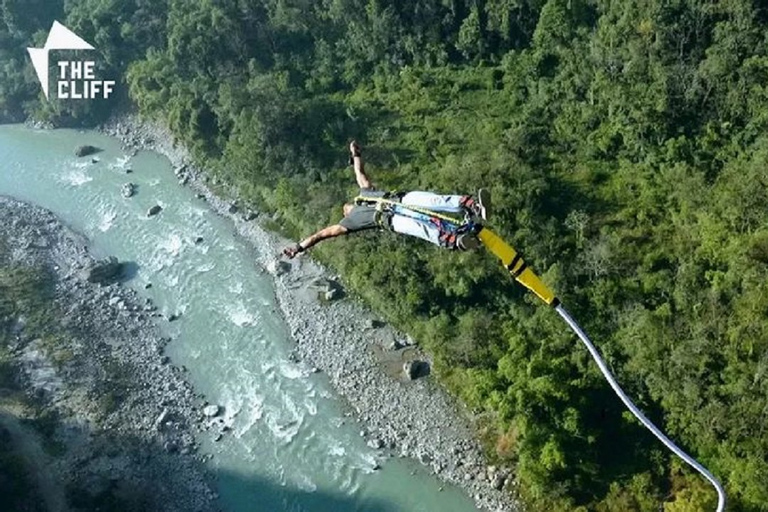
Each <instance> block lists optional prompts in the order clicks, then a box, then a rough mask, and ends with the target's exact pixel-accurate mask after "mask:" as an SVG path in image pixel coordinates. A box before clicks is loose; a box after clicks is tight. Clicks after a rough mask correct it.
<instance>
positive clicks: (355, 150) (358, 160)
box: [349, 140, 373, 188]
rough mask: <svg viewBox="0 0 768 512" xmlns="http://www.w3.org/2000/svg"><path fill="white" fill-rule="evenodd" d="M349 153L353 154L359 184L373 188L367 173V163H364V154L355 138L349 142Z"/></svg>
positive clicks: (353, 164) (353, 163)
mask: <svg viewBox="0 0 768 512" xmlns="http://www.w3.org/2000/svg"><path fill="white" fill-rule="evenodd" d="M349 153H350V154H351V157H350V158H351V159H352V166H353V167H354V169H355V179H356V180H357V185H358V186H359V187H360V188H373V185H372V184H371V180H370V179H369V178H368V175H367V174H365V164H363V156H362V154H361V153H360V145H359V144H358V143H357V142H356V141H354V140H353V141H352V142H350V143H349Z"/></svg>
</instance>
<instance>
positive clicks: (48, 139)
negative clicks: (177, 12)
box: [0, 125, 476, 512]
mask: <svg viewBox="0 0 768 512" xmlns="http://www.w3.org/2000/svg"><path fill="white" fill-rule="evenodd" d="M83 144H91V145H94V146H97V147H99V148H101V149H102V150H103V151H102V152H100V153H98V154H97V155H95V157H96V158H97V159H98V162H96V163H92V161H91V158H92V157H85V158H76V157H75V156H74V149H75V148H76V147H77V146H79V145H83ZM0 157H2V171H1V172H0V194H1V195H9V196H12V197H15V198H17V199H20V200H23V201H27V202H30V203H33V204H36V205H39V206H41V207H43V208H46V209H48V210H51V211H52V212H54V213H55V214H56V215H57V216H58V217H59V218H60V219H62V220H63V221H64V222H65V223H67V224H68V225H69V226H70V227H72V228H73V229H74V230H76V231H78V232H80V233H83V234H84V235H85V236H87V237H88V239H89V240H90V242H91V252H92V253H93V254H94V255H95V256H97V257H104V256H108V255H113V256H116V257H118V258H119V259H120V260H123V261H130V262H134V263H135V265H136V266H135V268H136V269H137V271H136V275H135V277H134V278H133V279H132V280H131V281H130V285H131V286H133V287H134V288H136V289H137V290H139V291H140V293H141V294H142V295H143V296H145V297H148V298H151V299H152V301H153V302H154V303H155V304H156V305H157V306H158V307H159V309H160V311H162V312H164V313H166V315H170V314H178V315H180V317H179V319H178V320H177V321H175V322H173V323H167V322H162V323H161V325H160V327H161V329H163V331H164V332H165V333H166V334H168V335H169V336H171V337H172V338H173V339H174V341H173V342H172V343H171V344H170V345H169V346H168V349H167V350H168V354H169V355H170V356H171V359H172V360H173V362H174V363H175V364H177V365H183V366H185V367H186V368H187V369H188V370H189V373H188V375H189V379H190V381H191V383H192V384H193V385H194V386H195V388H196V390H197V391H199V392H201V393H203V394H204V395H205V396H206V398H207V399H208V400H209V401H210V402H211V403H216V404H220V405H222V406H224V410H225V421H226V422H227V424H228V425H229V426H230V427H231V429H232V430H231V433H230V434H228V435H226V436H225V437H224V438H223V439H222V440H221V441H218V442H215V441H214V440H213V438H212V437H210V436H207V435H201V436H200V437H199V439H198V440H199V442H200V443H201V450H202V451H203V452H204V453H211V454H213V455H214V457H213V458H212V459H211V461H210V462H209V463H208V464H209V465H210V468H209V469H210V470H212V471H213V472H214V473H215V474H216V475H217V476H218V479H217V485H218V492H219V494H220V496H221V505H222V507H223V509H224V510H226V511H228V512H229V511H231V512H241V511H242V512H245V511H250V512H252V511H265V512H266V511H269V512H275V511H291V512H299V511H306V512H330V511H333V512H338V511H356V510H360V511H363V510H365V511H376V512H432V511H434V512H466V511H471V510H476V508H475V507H474V505H473V504H472V501H471V500H470V499H469V497H467V496H466V495H465V494H464V493H462V492H461V491H460V490H458V489H457V488H454V487H450V486H447V485H445V484H443V483H442V482H440V481H438V480H437V479H436V478H435V477H434V476H432V475H430V474H429V473H428V472H427V471H426V470H425V469H423V468H422V467H421V466H420V465H419V464H417V463H415V462H412V461H406V460H402V459H384V458H382V456H381V454H380V453H379V452H378V451H377V450H374V449H372V448H369V447H368V446H367V445H366V442H365V439H364V438H362V437H361V436H360V430H361V429H362V428H363V426H361V425H360V424H359V423H357V422H356V421H355V420H354V419H353V418H351V417H349V412H348V411H347V410H346V408H345V406H344V404H343V402H342V401H341V400H340V399H339V398H338V397H337V395H336V394H335V393H334V392H333V390H332V388H331V387H330V385H329V384H328V381H327V379H326V378H325V377H324V376H323V375H322V374H314V373H312V372H311V371H310V369H309V368H307V367H306V366H305V365H304V364H302V363H295V362H293V361H292V359H291V357H290V354H291V350H292V343H291V340H290V337H289V334H288V332H287V328H286V326H285V324H284V322H283V320H282V317H281V316H280V314H278V309H277V305H276V303H275V299H274V289H273V283H272V278H271V277H270V276H269V275H268V274H266V273H264V272H263V271H262V269H261V268H259V266H258V265H257V263H256V261H255V256H254V249H253V248H252V247H250V246H249V245H247V244H246V243H245V242H244V241H242V240H241V239H239V238H238V237H237V236H236V235H235V234H234V228H233V226H232V224H231V221H229V220H226V219H224V218H221V217H219V216H217V215H216V214H215V213H214V212H213V211H211V210H210V209H209V207H208V206H207V204H206V203H205V202H204V201H203V200H200V199H197V198H196V197H195V194H194V193H193V192H192V191H191V190H189V189H187V188H184V187H182V186H180V185H179V184H178V183H177V180H176V179H175V177H174V175H173V172H172V170H171V164H170V162H169V161H168V160H167V159H166V158H165V157H163V156H161V155H159V154H156V153H152V152H140V153H138V154H137V155H136V156H134V157H132V158H129V157H128V155H126V154H124V152H123V151H122V150H121V148H120V143H119V142H118V141H117V140H116V139H112V138H109V137H107V136H104V135H102V134H99V133H94V132H80V131H76V130H54V131H48V130H33V129H30V128H26V127H23V126H19V125H6V126H0ZM127 169H130V170H132V172H131V173H130V174H127V173H126V170H127ZM128 181H130V182H132V183H134V184H136V186H137V187H136V191H137V192H136V195H135V196H134V197H132V198H130V199H125V198H123V197H122V195H121V193H120V187H121V185H122V184H123V183H126V182H128ZM155 204H159V205H160V206H162V207H163V211H162V212H161V213H160V215H158V216H156V217H153V218H148V217H147V215H146V212H147V210H148V209H149V208H150V207H151V206H153V205H155ZM198 237H202V240H203V241H202V242H201V243H195V242H196V239H197V238H198ZM148 284H151V285H152V286H151V288H149V289H145V286H146V285H148ZM377 465H381V469H378V470H375V469H374V468H375V467H376V466H377Z"/></svg>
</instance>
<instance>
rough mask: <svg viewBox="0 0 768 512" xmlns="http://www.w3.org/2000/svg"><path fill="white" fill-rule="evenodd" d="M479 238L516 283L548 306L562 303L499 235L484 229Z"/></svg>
mask: <svg viewBox="0 0 768 512" xmlns="http://www.w3.org/2000/svg"><path fill="white" fill-rule="evenodd" d="M477 237H478V238H479V239H480V241H481V242H482V243H483V245H485V247H486V248H487V249H488V250H489V251H491V252H492V253H493V254H495V255H496V257H497V258H499V259H500V260H501V264H502V265H504V268H506V269H507V270H509V273H510V274H511V275H512V277H513V278H515V281H517V282H518V283H520V284H521V285H523V286H525V287H526V288H528V289H529V290H531V291H532V292H533V293H535V294H536V296H537V297H538V298H540V299H541V300H543V301H544V302H545V303H546V304H547V305H548V306H552V307H553V308H554V307H557V306H558V304H560V301H559V300H558V298H557V297H555V294H554V293H553V292H552V290H550V289H549V288H548V287H547V285H545V284H544V283H543V282H542V280H541V279H539V276H537V275H536V274H534V273H533V271H532V270H531V269H530V268H528V265H527V264H526V263H525V261H523V258H521V257H520V254H519V253H518V252H517V251H516V250H514V249H513V248H512V246H511V245H509V244H508V243H506V242H505V241H504V240H502V239H501V237H500V236H499V235H497V234H496V233H494V232H493V231H491V230H490V229H488V228H485V227H484V228H483V229H481V230H480V233H478V234H477Z"/></svg>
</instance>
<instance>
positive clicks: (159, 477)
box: [0, 196, 217, 512]
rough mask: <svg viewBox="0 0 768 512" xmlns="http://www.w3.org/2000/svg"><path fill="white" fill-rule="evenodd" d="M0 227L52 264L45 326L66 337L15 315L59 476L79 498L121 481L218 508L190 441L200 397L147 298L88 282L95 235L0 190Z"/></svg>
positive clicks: (35, 260) (22, 254)
mask: <svg viewBox="0 0 768 512" xmlns="http://www.w3.org/2000/svg"><path fill="white" fill-rule="evenodd" d="M0 237H3V238H5V239H6V243H7V245H8V247H6V249H7V255H6V257H7V258H9V259H10V262H11V263H12V264H13V263H15V264H23V265H33V266H36V267H43V268H47V269H48V270H49V272H50V275H51V276H52V278H53V283H55V286H54V289H53V292H52V295H53V301H54V304H55V309H54V311H56V313H54V314H51V315H49V316H48V317H47V320H48V321H49V322H50V324H49V325H48V326H46V328H47V329H49V330H50V332H52V333H56V334H62V333H63V334H64V336H58V337H57V339H55V342H51V341H50V340H47V341H46V340H41V339H38V338H36V337H35V336H33V333H29V332H28V328H27V327H26V325H25V321H24V319H18V320H17V325H18V326H19V327H18V328H17V330H16V333H15V334H16V335H15V337H14V341H13V343H12V346H11V347H10V348H11V350H12V353H13V355H14V356H15V358H16V360H17V362H18V363H19V365H20V367H21V370H22V375H23V381H24V382H23V385H24V387H25V390H26V391H27V394H28V395H29V396H31V397H33V398H32V401H33V402H35V403H36V406H37V407H38V408H39V410H40V412H41V413H42V414H43V415H45V414H47V413H52V414H54V416H55V417H56V418H57V420H56V422H55V428H54V429H53V432H50V433H49V434H48V435H50V436H52V441H53V442H54V443H57V444H60V445H61V446H63V447H64V449H63V450H61V452H62V453H59V454H58V455H57V456H56V457H55V462H54V464H53V466H54V467H53V468H51V469H52V470H53V471H54V473H55V474H57V475H58V479H59V481H60V482H61V485H63V486H65V487H66V488H67V491H68V492H69V493H70V494H72V493H75V494H78V495H79V496H80V498H81V499H85V498H83V495H85V496H87V497H90V498H91V499H96V498H98V496H99V495H100V494H101V493H103V492H104V491H105V490H108V489H115V488H116V487H119V488H120V492H121V495H124V496H129V497H130V498H129V499H131V500H134V502H135V500H142V501H141V503H143V504H145V505H146V508H147V509H149V510H160V511H168V512H182V511H201V512H202V511H209V510H217V506H216V505H215V498H216V495H215V493H214V492H213V491H212V488H211V475H210V474H208V473H207V472H206V470H205V469H204V467H203V461H204V456H202V455H198V454H197V453H196V451H197V444H196V442H195V440H194V436H195V433H196V432H199V431H201V429H202V428H203V423H204V418H203V414H202V403H203V400H202V397H201V396H197V395H196V394H195V393H194V391H193V389H192V387H191V386H190V385H189V384H188V383H187V382H186V381H185V380H184V378H183V376H182V372H181V371H180V370H179V368H177V367H175V366H173V365H170V364H164V360H163V358H164V356H163V348H164V346H165V345H166V344H167V343H168V341H169V340H168V339H166V338H162V337H161V336H160V335H159V333H158V330H157V328H156V326H155V325H154V324H153V322H152V321H151V319H150V317H149V315H148V314H147V313H145V311H144V306H145V304H146V303H145V301H144V300H142V299H140V298H139V297H138V296H137V294H136V292H135V291H133V290H131V289H130V288H128V287H124V286H122V285H121V284H120V282H113V283H112V284H109V285H104V284H97V283H91V282H88V281H87V280H86V279H85V278H84V277H83V273H84V272H83V271H84V270H85V269H88V268H90V267H91V266H92V265H93V263H94V259H93V258H92V257H91V255H90V254H89V253H88V249H87V240H85V239H84V238H83V237H82V236H80V235H78V234H76V233H74V232H73V231H71V230H70V229H69V228H67V227H66V226H64V225H63V224H62V223H61V222H60V221H59V220H58V219H57V218H56V217H55V216H54V215H53V214H52V213H50V212H48V211H46V210H43V209H41V208H38V207H35V206H31V205H28V204H24V203H21V202H18V201H15V200H13V199H9V198H5V197H2V196H0ZM169 419H172V420H173V428H171V429H168V428H165V425H166V423H167V421H168V420H169Z"/></svg>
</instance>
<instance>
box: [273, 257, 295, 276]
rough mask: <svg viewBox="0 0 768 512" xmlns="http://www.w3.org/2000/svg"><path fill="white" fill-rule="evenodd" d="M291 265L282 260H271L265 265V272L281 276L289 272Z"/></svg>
mask: <svg viewBox="0 0 768 512" xmlns="http://www.w3.org/2000/svg"><path fill="white" fill-rule="evenodd" d="M290 270H291V264H290V263H288V262H287V261H284V260H273V261H270V262H269V263H268V264H267V271H268V272H269V273H270V274H275V275H276V276H281V275H283V274H285V273H287V272H290Z"/></svg>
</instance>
